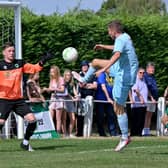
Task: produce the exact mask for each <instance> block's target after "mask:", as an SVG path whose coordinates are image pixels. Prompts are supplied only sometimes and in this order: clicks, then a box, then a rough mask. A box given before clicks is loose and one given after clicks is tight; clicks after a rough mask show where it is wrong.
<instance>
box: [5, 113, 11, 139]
mask: <svg viewBox="0 0 168 168" xmlns="http://www.w3.org/2000/svg"><path fill="white" fill-rule="evenodd" d="M10 128H11V114H10V115H9V117H8V119H7V120H6V122H5V130H4V134H5V135H4V137H5V138H6V139H9V138H10Z"/></svg>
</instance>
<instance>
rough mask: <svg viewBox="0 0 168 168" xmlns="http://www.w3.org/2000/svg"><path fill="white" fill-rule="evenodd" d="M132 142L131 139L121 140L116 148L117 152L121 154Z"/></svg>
mask: <svg viewBox="0 0 168 168" xmlns="http://www.w3.org/2000/svg"><path fill="white" fill-rule="evenodd" d="M130 142H131V139H130V137H128V138H127V139H122V138H121V139H120V142H119V143H118V145H117V146H116V148H115V149H114V151H115V152H119V151H121V150H122V149H124V148H125V147H126V146H127V145H128V144H129V143H130Z"/></svg>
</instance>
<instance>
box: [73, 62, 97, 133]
mask: <svg viewBox="0 0 168 168" xmlns="http://www.w3.org/2000/svg"><path fill="white" fill-rule="evenodd" d="M88 68H89V62H88V61H86V60H84V61H82V62H81V71H80V73H79V74H80V76H82V77H83V76H85V74H86V72H87V71H88ZM78 86H79V94H80V96H81V98H86V96H94V95H95V91H96V88H97V83H96V81H95V79H94V78H92V79H90V80H89V81H88V83H87V84H83V83H80V82H79V83H78ZM82 103H83V102H82ZM80 105H81V106H80V108H79V109H80V110H81V111H84V109H83V107H84V104H81V103H80ZM83 124H84V116H83V115H82V114H80V112H79V111H78V112H77V134H76V135H77V136H83Z"/></svg>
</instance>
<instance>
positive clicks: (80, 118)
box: [76, 115, 84, 136]
mask: <svg viewBox="0 0 168 168" xmlns="http://www.w3.org/2000/svg"><path fill="white" fill-rule="evenodd" d="M76 119H77V123H76V124H77V125H76V127H77V128H76V129H77V134H76V136H83V124H84V116H80V115H77V116H76Z"/></svg>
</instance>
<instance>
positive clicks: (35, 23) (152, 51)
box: [0, 11, 168, 95]
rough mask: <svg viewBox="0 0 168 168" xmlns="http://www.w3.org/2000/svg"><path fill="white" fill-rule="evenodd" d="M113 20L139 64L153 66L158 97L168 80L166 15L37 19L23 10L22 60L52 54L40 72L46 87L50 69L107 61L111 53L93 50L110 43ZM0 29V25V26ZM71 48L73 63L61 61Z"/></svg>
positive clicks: (79, 15)
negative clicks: (125, 35)
mask: <svg viewBox="0 0 168 168" xmlns="http://www.w3.org/2000/svg"><path fill="white" fill-rule="evenodd" d="M113 19H120V20H121V21H122V22H123V23H124V25H125V30H126V32H128V33H129V34H130V35H131V37H132V39H133V42H134V45H135V48H136V51H137V55H138V58H139V62H140V65H141V66H145V65H146V63H147V62H148V61H154V62H155V63H156V78H157V82H158V86H159V90H160V95H162V94H163V90H164V89H165V88H166V86H167V81H168V75H167V73H168V50H167V48H168V41H167V39H168V22H167V20H168V16H160V15H144V16H138V17H134V16H130V15H112V14H109V13H104V15H103V16H99V15H96V14H95V13H93V12H91V11H81V12H69V13H67V14H65V15H63V16H62V15H58V14H56V13H55V14H53V15H51V16H36V15H34V14H32V13H31V12H30V13H29V12H28V11H23V13H22V42H23V58H24V59H25V60H27V61H28V62H32V63H36V62H37V61H38V60H39V59H40V57H41V56H42V55H43V53H45V52H46V51H48V50H50V51H52V52H53V53H54V55H55V58H54V59H53V60H50V61H49V62H48V63H47V64H46V65H45V68H44V71H43V72H41V85H42V86H47V85H48V81H49V68H50V66H51V65H53V64H56V65H58V66H59V67H60V69H61V72H63V71H64V69H65V68H69V69H73V70H77V71H78V70H79V69H80V62H81V60H84V59H86V60H89V61H91V60H92V59H93V58H110V57H111V55H112V54H111V52H109V51H108V52H107V51H94V50H93V47H94V45H95V44H97V43H104V44H112V43H113V42H112V40H111V39H110V37H109V36H108V33H107V24H108V23H109V22H110V21H111V20H113ZM0 28H1V25H0ZM68 46H72V47H75V48H76V49H77V50H78V52H79V59H78V60H77V62H75V63H71V64H67V63H65V62H64V60H63V59H62V51H63V49H64V48H66V47H68Z"/></svg>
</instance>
